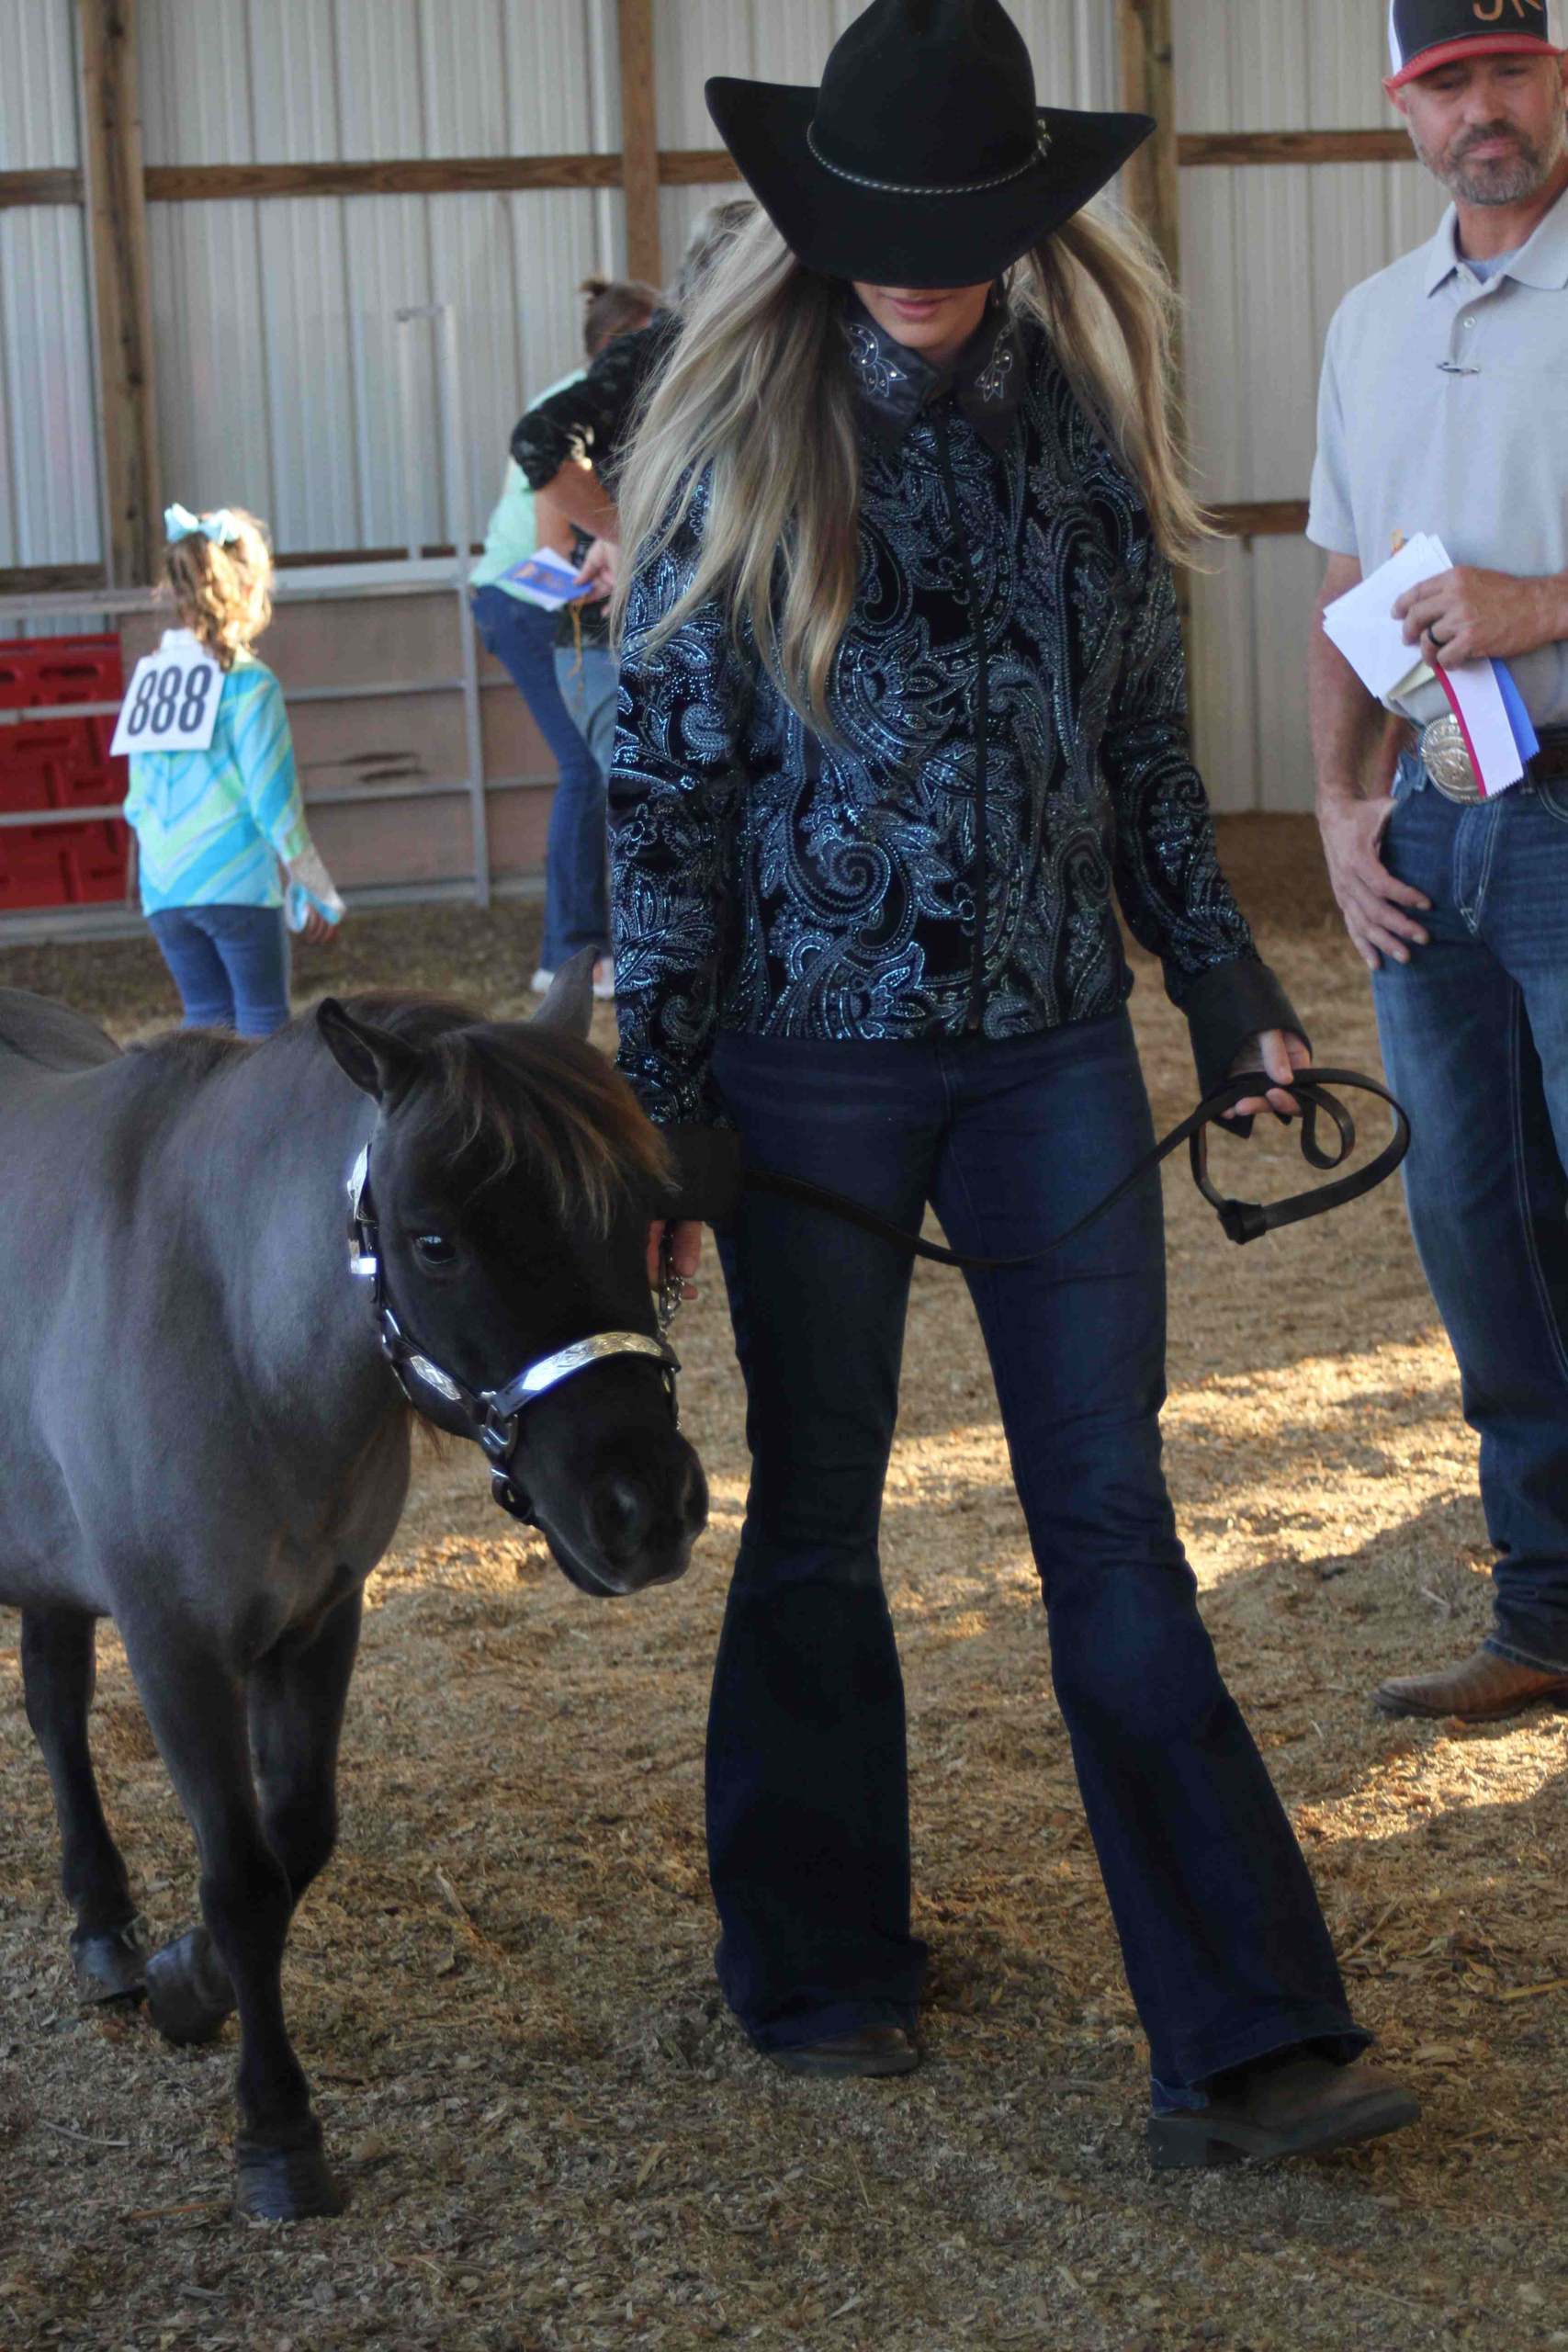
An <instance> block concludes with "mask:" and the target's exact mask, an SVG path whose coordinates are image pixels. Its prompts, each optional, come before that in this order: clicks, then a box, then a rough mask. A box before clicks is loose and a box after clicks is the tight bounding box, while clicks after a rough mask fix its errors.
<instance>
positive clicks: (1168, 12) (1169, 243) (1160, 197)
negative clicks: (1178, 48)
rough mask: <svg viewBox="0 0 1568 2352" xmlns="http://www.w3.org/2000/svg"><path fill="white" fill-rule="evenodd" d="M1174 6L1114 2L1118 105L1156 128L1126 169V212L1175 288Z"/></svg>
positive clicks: (1162, 1)
mask: <svg viewBox="0 0 1568 2352" xmlns="http://www.w3.org/2000/svg"><path fill="white" fill-rule="evenodd" d="M1174 7H1175V0H1116V32H1117V39H1118V40H1119V42H1120V45H1121V54H1122V105H1123V106H1124V107H1127V108H1128V109H1129V111H1130V112H1132V113H1134V114H1152V115H1153V117H1154V119H1155V121H1156V124H1157V125H1158V128H1157V130H1156V132H1155V134H1154V137H1153V138H1152V139H1150V140H1147V141H1145V143H1144V145H1143V146H1142V147H1140V148H1139V150H1138V152H1137V153H1136V154H1135V155H1134V158H1133V160H1132V162H1131V163H1130V164H1128V166H1127V169H1126V174H1125V176H1124V187H1125V191H1126V203H1127V209H1128V210H1129V211H1130V212H1131V213H1132V215H1133V217H1134V220H1137V221H1138V222H1139V224H1140V225H1141V226H1142V227H1143V228H1145V230H1147V232H1148V233H1149V235H1150V236H1151V237H1152V238H1153V239H1154V242H1155V243H1156V245H1157V246H1158V248H1159V251H1160V256H1161V258H1162V259H1163V261H1164V263H1165V266H1166V267H1167V269H1168V271H1169V272H1170V276H1171V280H1172V282H1173V284H1175V285H1178V286H1179V285H1180V283H1181V202H1180V196H1179V179H1180V153H1179V144H1178V141H1177V132H1176V67H1175V58H1174V37H1173V33H1172V28H1171V17H1172V14H1173V12H1174Z"/></svg>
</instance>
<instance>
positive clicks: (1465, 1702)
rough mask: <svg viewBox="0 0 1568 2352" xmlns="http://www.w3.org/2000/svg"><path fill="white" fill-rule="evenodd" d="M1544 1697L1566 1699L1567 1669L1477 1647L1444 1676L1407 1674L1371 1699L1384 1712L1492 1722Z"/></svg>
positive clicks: (1567, 1696) (1545, 1698)
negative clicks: (1526, 1663)
mask: <svg viewBox="0 0 1568 2352" xmlns="http://www.w3.org/2000/svg"><path fill="white" fill-rule="evenodd" d="M1547 1699H1568V1672H1564V1671H1562V1670H1561V1669H1558V1670H1553V1669H1551V1668H1548V1667H1540V1666H1519V1665H1517V1664H1516V1662H1515V1661H1514V1659H1512V1658H1511V1657H1498V1656H1497V1654H1496V1652H1495V1650H1477V1651H1476V1653H1475V1656H1474V1657H1467V1658H1466V1659H1465V1661H1464V1664H1463V1665H1462V1666H1450V1668H1449V1669H1448V1672H1447V1673H1446V1674H1415V1675H1405V1676H1403V1677H1402V1678H1401V1679H1399V1680H1398V1681H1396V1682H1384V1683H1382V1684H1380V1685H1379V1688H1378V1690H1377V1691H1376V1692H1375V1693H1374V1696H1373V1701H1372V1703H1373V1705H1374V1706H1376V1707H1377V1708H1379V1709H1380V1710H1381V1712H1382V1713H1383V1714H1385V1715H1442V1716H1457V1717H1458V1718H1459V1720H1460V1721H1461V1723H1466V1724H1492V1723H1500V1722H1501V1721H1502V1720H1503V1718H1504V1717H1505V1716H1506V1715H1517V1714H1519V1713H1522V1712H1523V1710H1524V1709H1525V1708H1526V1707H1535V1706H1539V1705H1540V1703H1541V1702H1542V1701H1543V1700H1547Z"/></svg>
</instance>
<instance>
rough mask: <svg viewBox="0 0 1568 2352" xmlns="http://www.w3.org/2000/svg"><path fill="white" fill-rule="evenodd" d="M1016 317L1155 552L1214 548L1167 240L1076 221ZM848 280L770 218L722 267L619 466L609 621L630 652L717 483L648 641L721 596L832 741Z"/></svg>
mask: <svg viewBox="0 0 1568 2352" xmlns="http://www.w3.org/2000/svg"><path fill="white" fill-rule="evenodd" d="M1006 288H1007V294H1008V299H1009V300H1010V302H1011V304H1012V307H1013V310H1014V311H1015V313H1018V314H1021V315H1024V316H1031V315H1032V316H1033V317H1034V318H1036V319H1038V320H1039V321H1040V322H1042V323H1043V326H1044V327H1045V329H1046V332H1047V333H1048V334H1049V335H1050V336H1051V339H1052V342H1053V344H1054V345H1055V351H1056V355H1057V357H1058V358H1059V360H1060V361H1061V364H1062V366H1063V368H1064V369H1065V370H1066V375H1067V378H1068V379H1069V381H1070V382H1071V384H1072V387H1073V390H1074V391H1075V393H1076V394H1077V398H1078V400H1079V401H1080V402H1081V403H1082V404H1083V406H1084V407H1085V409H1086V410H1087V411H1088V413H1089V416H1090V418H1091V419H1092V421H1093V423H1094V424H1095V425H1096V427H1097V428H1098V430H1099V431H1100V433H1101V434H1102V435H1104V437H1105V439H1106V441H1107V442H1108V443H1109V444H1110V446H1111V449H1112V450H1113V451H1114V452H1115V453H1116V455H1117V457H1118V458H1119V459H1120V461H1121V462H1122V465H1123V466H1124V467H1125V468H1126V469H1127V471H1128V473H1129V474H1130V475H1131V476H1132V477H1133V479H1134V481H1136V482H1137V484H1138V486H1139V488H1140V490H1141V491H1142V492H1143V496H1144V500H1145V504H1146V505H1147V508H1148V512H1149V517H1150V520H1151V522H1152V524H1153V526H1154V530H1155V535H1156V538H1157V539H1158V541H1159V544H1160V546H1161V547H1162V548H1164V550H1165V551H1166V553H1167V554H1168V556H1170V557H1171V559H1172V560H1175V561H1178V562H1186V561H1190V560H1191V558H1192V555H1193V553H1194V552H1195V550H1196V548H1197V547H1198V545H1199V544H1200V542H1201V540H1202V539H1204V538H1205V537H1208V536H1209V535H1210V534H1209V528H1208V524H1207V520H1206V517H1205V516H1204V514H1203V511H1202V509H1201V506H1200V505H1199V504H1198V502H1197V500H1196V499H1195V498H1194V497H1193V495H1192V492H1191V490H1190V487H1189V485H1188V481H1187V478H1186V469H1185V465H1184V462H1183V459H1182V456H1181V453H1180V450H1179V442H1178V434H1177V427H1176V422H1175V415H1176V403H1175V397H1174V376H1175V368H1174V361H1173V356H1172V337H1173V328H1174V322H1175V312H1176V301H1175V296H1174V293H1173V291H1172V288H1171V285H1170V281H1169V278H1168V276H1167V275H1166V272H1165V269H1164V267H1163V266H1162V264H1161V262H1160V259H1159V256H1158V254H1156V251H1155V249H1154V247H1153V245H1152V244H1151V243H1149V241H1148V240H1147V239H1146V238H1145V237H1144V236H1143V235H1142V233H1141V232H1139V231H1137V230H1135V229H1133V228H1131V227H1129V226H1127V225H1125V224H1123V223H1122V222H1121V221H1120V220H1111V219H1110V218H1109V217H1107V216H1106V215H1104V214H1100V213H1095V212H1079V213H1077V214H1075V216H1074V217H1073V218H1072V219H1071V220H1067V221H1066V222H1064V224H1063V225H1062V226H1061V227H1060V228H1059V229H1056V230H1054V231H1053V232H1052V233H1051V234H1050V235H1049V236H1048V237H1046V238H1045V239H1044V240H1043V243H1041V244H1039V245H1038V246H1036V247H1035V248H1034V250H1033V251H1032V253H1030V254H1026V255H1025V256H1024V258H1023V260H1022V261H1021V262H1018V263H1016V264H1015V265H1014V266H1013V268H1012V269H1011V271H1010V273H1009V274H1008V277H1007V280H1006ZM842 300H843V288H842V285H841V282H840V280H839V279H837V278H832V277H823V276H821V275H820V274H819V273H818V272H816V271H813V270H808V269H806V268H803V267H802V266H801V265H800V263H798V262H797V261H796V260H795V256H794V254H792V253H791V252H790V250H789V248H788V246H787V245H786V244H785V243H784V239H783V238H782V237H781V236H780V234H779V232H778V231H777V230H776V229H775V228H774V227H773V223H772V221H771V220H769V219H768V217H767V215H766V213H764V212H762V211H761V209H759V211H758V213H757V216H756V218H755V220H752V221H751V222H750V223H749V225H748V226H747V227H746V228H745V229H744V230H743V231H742V232H741V233H740V234H739V236H738V237H737V238H736V239H735V240H734V242H733V243H731V244H730V245H729V246H728V249H727V250H726V251H725V252H724V253H723V254H720V256H719V257H718V259H717V261H716V265H715V266H714V269H713V271H712V274H711V275H710V277H708V278H707V280H706V282H705V284H704V285H703V286H702V288H700V290H699V291H698V293H697V294H696V296H695V298H694V300H693V302H692V304H691V306H690V309H689V311H687V314H686V318H685V325H684V331H683V333H682V336H681V339H680V343H679V345H677V347H676V350H675V353H674V356H673V357H672V359H671V363H670V366H669V367H668V368H667V369H666V370H665V372H664V374H663V376H662V378H661V379H660V382H659V384H658V386H657V388H656V389H655V390H654V391H653V393H652V395H651V397H650V399H649V402H648V405H647V408H646V410H645V411H644V413H643V416H642V419H641V422H640V424H639V425H638V427H637V433H636V436H635V439H634V441H633V444H632V447H631V449H630V452H629V454H628V456H627V458H626V465H625V468H624V469H623V474H622V481H621V491H620V506H621V526H622V540H623V544H624V545H625V547H626V550H627V560H626V565H625V567H624V569H623V571H622V576H621V582H620V585H619V587H618V589H617V591H616V594H615V603H614V605H613V606H612V609H611V626H612V628H613V630H614V631H615V636H616V639H617V640H618V639H619V637H620V633H621V630H622V628H623V625H624V622H625V618H626V605H627V600H628V597H629V594H630V591H631V587H632V583H633V582H634V580H635V579H636V577H637V574H638V573H640V572H641V571H644V570H646V568H647V567H648V566H649V565H650V564H652V563H656V562H657V561H658V560H659V558H660V555H661V554H663V553H664V552H665V551H666V550H667V549H668V548H669V547H670V545H671V541H672V540H673V539H674V537H676V535H677V534H678V533H679V531H680V530H681V528H682V525H683V523H684V522H685V520H686V517H687V515H688V514H689V512H690V509H691V504H692V500H693V497H694V494H695V492H696V489H697V486H698V484H699V482H700V481H702V480H703V478H704V476H705V474H706V475H710V476H711V479H710V483H709V489H708V503H707V512H706V515H705V522H704V527H703V537H702V547H701V550H700V553H699V556H698V560H697V563H696V567H695V570H694V573H693V575H692V578H691V580H690V581H689V582H688V584H687V586H686V588H685V589H684V591H683V593H682V595H681V596H680V597H679V599H678V600H676V601H675V602H674V603H672V604H671V605H670V607H669V609H668V610H667V611H665V612H663V613H661V614H660V616H659V618H658V620H657V622H656V624H655V626H654V628H652V629H651V630H650V632H649V635H648V637H647V638H646V639H645V640H644V643H643V650H644V651H645V652H651V651H656V650H657V649H658V648H659V646H660V645H661V644H662V643H664V641H665V640H666V639H668V638H669V637H670V636H671V634H672V633H673V631H674V630H675V629H676V628H679V627H680V625H681V623H682V621H683V620H684V619H685V618H686V617H687V616H688V615H689V614H690V613H692V612H694V611H695V610H696V609H697V608H698V607H699V606H701V605H705V604H707V603H709V602H710V601H712V600H714V599H719V600H720V601H721V602H722V603H723V605H724V606H725V608H726V611H727V614H728V620H729V624H730V627H731V628H732V630H733V631H734V633H735V635H736V637H737V639H739V638H740V637H741V636H742V633H743V632H749V633H750V636H751V638H752V639H753V641H754V643H755V645H756V648H757V651H758V654H759V656H760V658H761V661H762V662H764V663H765V665H766V667H767V669H768V672H769V673H770V674H771V675H772V677H773V682H774V684H776V685H777V687H778V689H779V691H780V693H781V694H782V695H784V698H785V700H786V701H787V702H788V703H789V704H790V706H791V707H793V708H794V709H795V711H796V712H797V713H798V714H799V716H800V717H801V718H802V719H804V720H805V722H806V724H807V726H809V727H811V728H812V729H815V730H816V731H818V733H830V732H831V722H830V720H829V715H828V684H829V676H830V674H831V672H832V666H833V660H834V656H835V654H836V653H837V651H838V649H839V643H840V639H841V638H842V636H843V633H844V629H845V627H846V625H847V624H848V621H849V617H850V613H851V610H852V606H853V604H854V596H855V584H856V569H857V561H858V534H857V522H858V516H859V511H860V458H859V431H858V416H857V409H856V402H857V394H856V390H855V385H854V380H853V378H852V373H851V370H850V366H849V361H848V356H847V354H846V351H845V347H844V339H843V333H842V328H841V325H840V319H841V315H842Z"/></svg>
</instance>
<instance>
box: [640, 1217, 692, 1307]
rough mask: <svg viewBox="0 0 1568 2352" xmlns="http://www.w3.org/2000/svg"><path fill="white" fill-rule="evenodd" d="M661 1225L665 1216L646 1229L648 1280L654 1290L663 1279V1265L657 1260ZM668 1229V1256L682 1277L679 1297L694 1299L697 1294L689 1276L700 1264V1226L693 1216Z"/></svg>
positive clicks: (660, 1240)
mask: <svg viewBox="0 0 1568 2352" xmlns="http://www.w3.org/2000/svg"><path fill="white" fill-rule="evenodd" d="M664 1227H665V1219H664V1218H663V1217H658V1218H656V1219H655V1220H654V1222H653V1224H652V1225H650V1226H649V1228H648V1282H649V1289H650V1290H657V1289H658V1288H659V1285H660V1283H661V1282H662V1280H663V1278H664V1274H663V1268H662V1266H661V1265H660V1252H661V1250H662V1249H663V1243H664ZM670 1230H671V1257H672V1259H673V1261H674V1265H675V1272H677V1273H678V1274H679V1275H680V1277H681V1295H682V1298H695V1296H696V1295H697V1294H696V1292H695V1291H694V1289H693V1288H692V1277H693V1275H694V1273H695V1272H696V1271H697V1268H698V1267H699V1266H700V1265H701V1263H702V1258H703V1228H702V1227H701V1226H700V1225H698V1224H696V1223H695V1222H694V1220H693V1219H692V1218H690V1217H682V1218H680V1219H679V1220H678V1221H677V1222H676V1224H674V1225H673V1226H671V1228H670Z"/></svg>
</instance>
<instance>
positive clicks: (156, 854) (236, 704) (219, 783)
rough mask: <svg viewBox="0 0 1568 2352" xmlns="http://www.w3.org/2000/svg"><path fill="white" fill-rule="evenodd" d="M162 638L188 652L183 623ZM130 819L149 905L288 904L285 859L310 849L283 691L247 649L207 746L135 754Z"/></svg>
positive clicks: (227, 684) (226, 683) (144, 903)
mask: <svg viewBox="0 0 1568 2352" xmlns="http://www.w3.org/2000/svg"><path fill="white" fill-rule="evenodd" d="M164 645H166V646H170V647H172V648H178V649H180V650H186V649H187V645H188V639H187V635H186V631H185V630H184V629H168V630H165V632H164ZM125 818H126V822H127V824H129V825H131V826H133V827H134V828H135V831H136V840H137V846H138V850H139V852H140V858H139V864H140V872H141V910H142V912H143V913H144V914H150V915H151V914H158V913H161V912H162V911H163V910H164V908H166V907H210V906H229V907H280V906H281V905H282V904H283V890H282V887H281V885H280V882H279V879H278V870H277V869H278V861H279V859H282V861H283V862H284V863H285V864H286V865H287V864H288V861H289V860H290V859H292V858H297V857H299V856H300V855H302V854H303V853H304V852H305V851H306V850H307V849H308V848H309V847H310V831H309V829H308V828H307V826H306V823H305V810H304V806H303V804H302V802H301V800H300V797H299V778H298V776H297V775H295V773H294V744H293V740H292V738H291V737H290V735H289V732H288V712H287V711H286V709H285V708H284V705H283V689H282V687H281V686H280V685H279V684H278V683H277V680H276V678H275V677H274V676H273V673H272V672H271V671H270V670H269V669H268V668H267V666H266V664H265V662H258V661H257V660H256V659H255V657H254V654H249V653H242V654H241V655H240V656H239V658H238V659H237V660H236V662H235V663H234V666H233V668H232V669H231V671H230V672H229V673H228V675H227V676H226V677H225V678H224V680H223V686H222V692H221V694H220V698H219V704H218V717H217V719H216V721H215V723H214V726H213V729H212V742H211V745H210V747H209V749H208V750H207V751H205V752H133V753H132V754H131V761H130V791H129V792H128V793H127V794H126V796H125Z"/></svg>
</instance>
